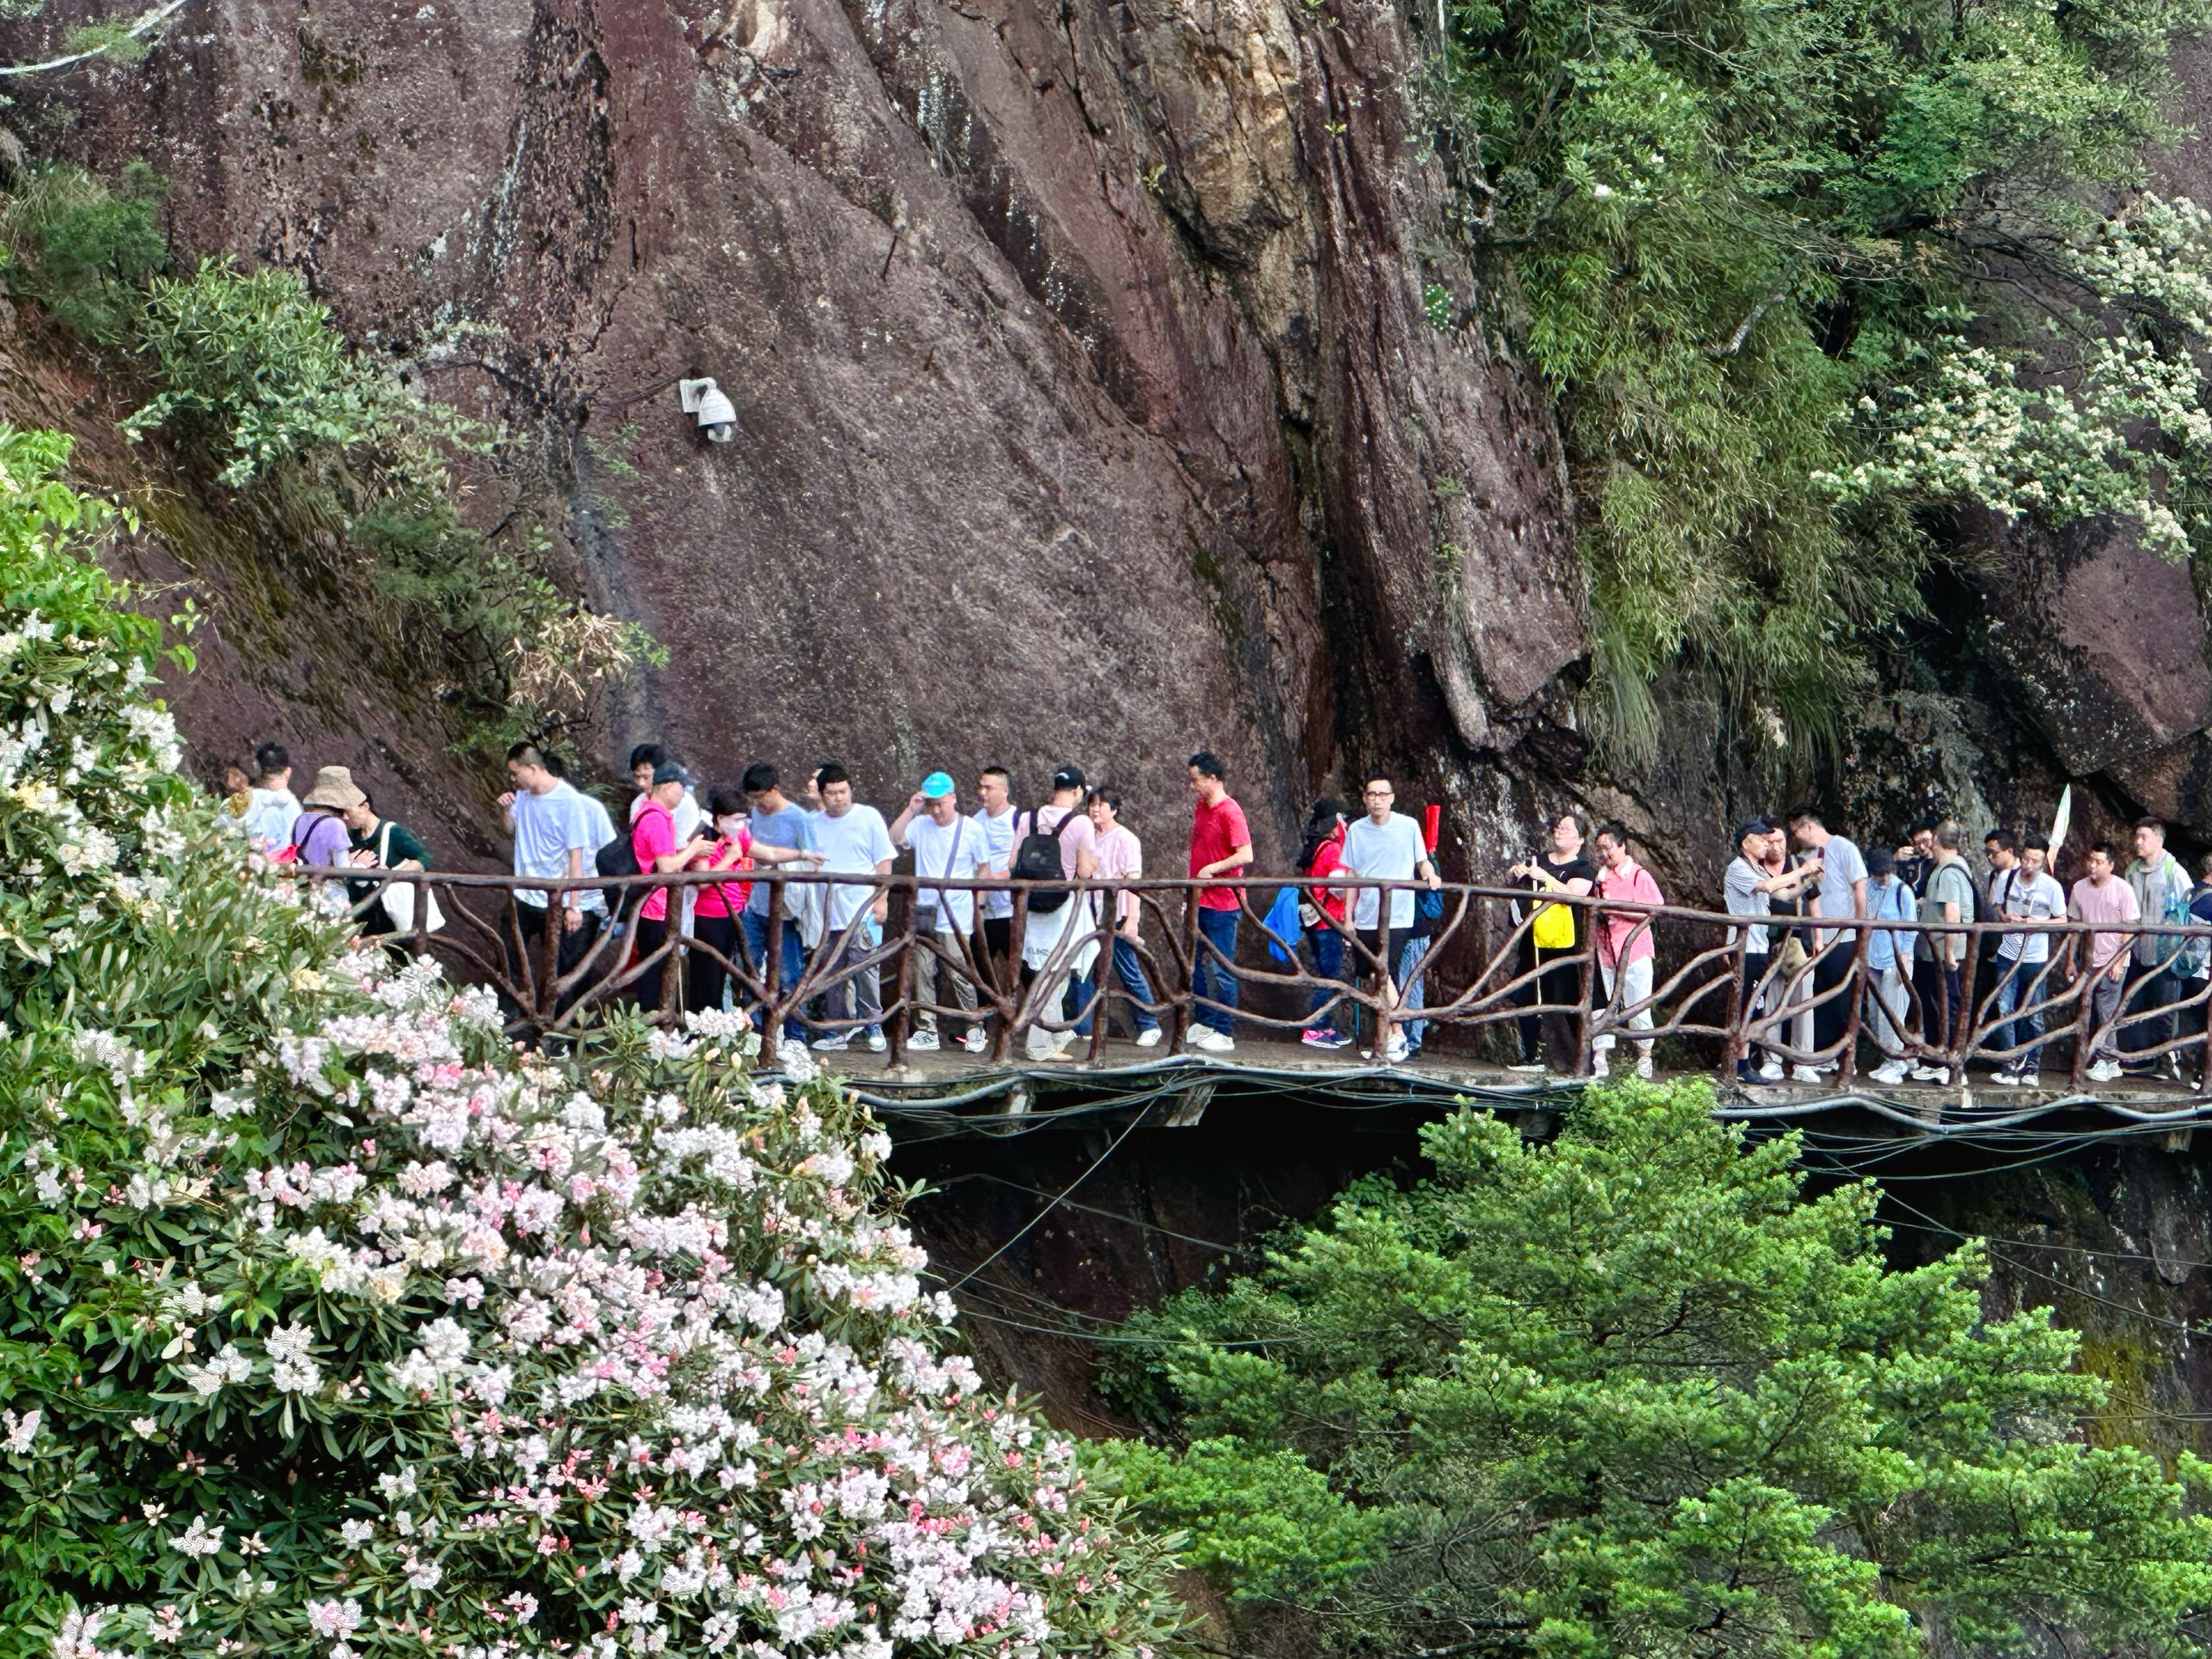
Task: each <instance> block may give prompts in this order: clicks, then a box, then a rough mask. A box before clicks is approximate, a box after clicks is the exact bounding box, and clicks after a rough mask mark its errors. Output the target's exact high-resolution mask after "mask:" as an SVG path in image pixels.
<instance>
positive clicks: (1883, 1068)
mask: <svg viewBox="0 0 2212 1659" xmlns="http://www.w3.org/2000/svg"><path fill="white" fill-rule="evenodd" d="M1867 1081H1868V1082H1869V1083H1878V1084H1880V1085H1881V1086H1882V1087H1883V1088H1885V1089H1893V1088H1895V1087H1896V1086H1897V1085H1899V1084H1900V1083H1902V1082H1904V1081H1905V1062H1904V1061H1903V1060H1886V1061H1884V1062H1883V1063H1882V1064H1881V1065H1880V1066H1875V1068H1874V1070H1872V1071H1871V1072H1869V1073H1867Z"/></svg>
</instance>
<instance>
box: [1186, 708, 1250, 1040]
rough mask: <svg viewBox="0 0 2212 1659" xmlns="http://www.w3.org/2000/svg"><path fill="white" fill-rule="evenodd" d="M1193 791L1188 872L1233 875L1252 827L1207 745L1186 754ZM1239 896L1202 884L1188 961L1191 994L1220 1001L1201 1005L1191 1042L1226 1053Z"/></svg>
mask: <svg viewBox="0 0 2212 1659" xmlns="http://www.w3.org/2000/svg"><path fill="white" fill-rule="evenodd" d="M1188 764H1189V769H1190V789H1191V793H1193V794H1194V795H1196V796H1197V797H1198V811H1197V813H1196V815H1195V816H1194V817H1193V818H1192V820H1191V826H1190V873H1191V877H1192V878H1193V879H1194V880H1197V881H1205V880H1207V879H1209V878H1213V877H1217V876H1233V875H1235V874H1237V872H1239V871H1241V870H1243V868H1245V866H1248V865H1249V864H1250V863H1251V862H1252V831H1251V829H1249V827H1248V826H1247V825H1246V823H1245V822H1244V809H1243V807H1241V806H1239V805H1237V803H1236V802H1235V801H1233V800H1231V799H1230V798H1229V791H1228V788H1227V787H1226V786H1225V785H1224V784H1223V783H1222V781H1221V762H1220V761H1219V759H1218V758H1217V757H1215V755H1214V753H1213V751H1212V750H1210V749H1201V750H1199V751H1198V753H1196V754H1195V755H1193V756H1192V757H1190V761H1189V763H1188ZM1242 904H1243V900H1242V897H1241V895H1240V894H1239V891H1238V890H1237V889H1236V888H1234V887H1206V888H1201V889H1200V891H1199V895H1198V934H1199V943H1198V956H1197V958H1196V960H1194V962H1193V963H1191V968H1190V988H1191V991H1192V994H1194V995H1195V996H1197V997H1199V998H1200V999H1202V1000H1205V1001H1210V1002H1214V1003H1218V1004H1219V1005H1220V1006H1218V1007H1212V1008H1208V1007H1204V1006H1201V1007H1200V1010H1199V1012H1198V1017H1197V1023H1196V1024H1194V1025H1193V1026H1192V1028H1191V1032H1190V1046H1191V1047H1192V1048H1203V1049H1205V1050H1206V1052H1207V1053H1209V1054H1227V1053H1229V1052H1230V1051H1231V1050H1232V1049H1234V1048H1236V1047H1237V1041H1236V1038H1235V1037H1233V1036H1231V1031H1232V1030H1234V1029H1235V1027H1236V1024H1237V1016H1236V1013H1235V1012H1234V1011H1235V1009H1236V1007H1237V972H1236V963H1237V913H1238V911H1239V909H1240V908H1242Z"/></svg>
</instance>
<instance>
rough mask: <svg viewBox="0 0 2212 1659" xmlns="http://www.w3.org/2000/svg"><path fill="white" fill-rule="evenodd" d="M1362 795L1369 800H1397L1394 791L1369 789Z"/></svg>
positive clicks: (1396, 794)
mask: <svg viewBox="0 0 2212 1659" xmlns="http://www.w3.org/2000/svg"><path fill="white" fill-rule="evenodd" d="M1363 793H1364V794H1365V796H1366V798H1367V799H1369V800H1395V799H1397V798H1398V792H1397V791H1396V790H1395V789H1369V790H1365V791H1364V792H1363Z"/></svg>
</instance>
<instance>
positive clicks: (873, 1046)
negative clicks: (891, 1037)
mask: <svg viewBox="0 0 2212 1659" xmlns="http://www.w3.org/2000/svg"><path fill="white" fill-rule="evenodd" d="M890 1046H891V1045H890V1043H889V1042H886V1041H885V1040H884V1034H883V1033H882V1032H881V1031H871V1032H869V1033H868V1052H869V1053H870V1054H881V1053H883V1051H884V1049H886V1048H890Z"/></svg>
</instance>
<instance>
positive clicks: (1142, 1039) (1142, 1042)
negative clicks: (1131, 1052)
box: [1137, 1025, 1160, 1048]
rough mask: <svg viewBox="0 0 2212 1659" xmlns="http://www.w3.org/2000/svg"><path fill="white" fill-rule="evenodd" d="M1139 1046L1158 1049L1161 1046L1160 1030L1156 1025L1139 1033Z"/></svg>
mask: <svg viewBox="0 0 2212 1659" xmlns="http://www.w3.org/2000/svg"><path fill="white" fill-rule="evenodd" d="M1137 1046H1138V1047H1139V1048H1158V1047H1159V1046H1160V1028H1159V1027H1158V1026H1157V1025H1154V1026H1152V1027H1150V1028H1148V1029H1147V1030H1142V1031H1139V1032H1138V1033H1137Z"/></svg>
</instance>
